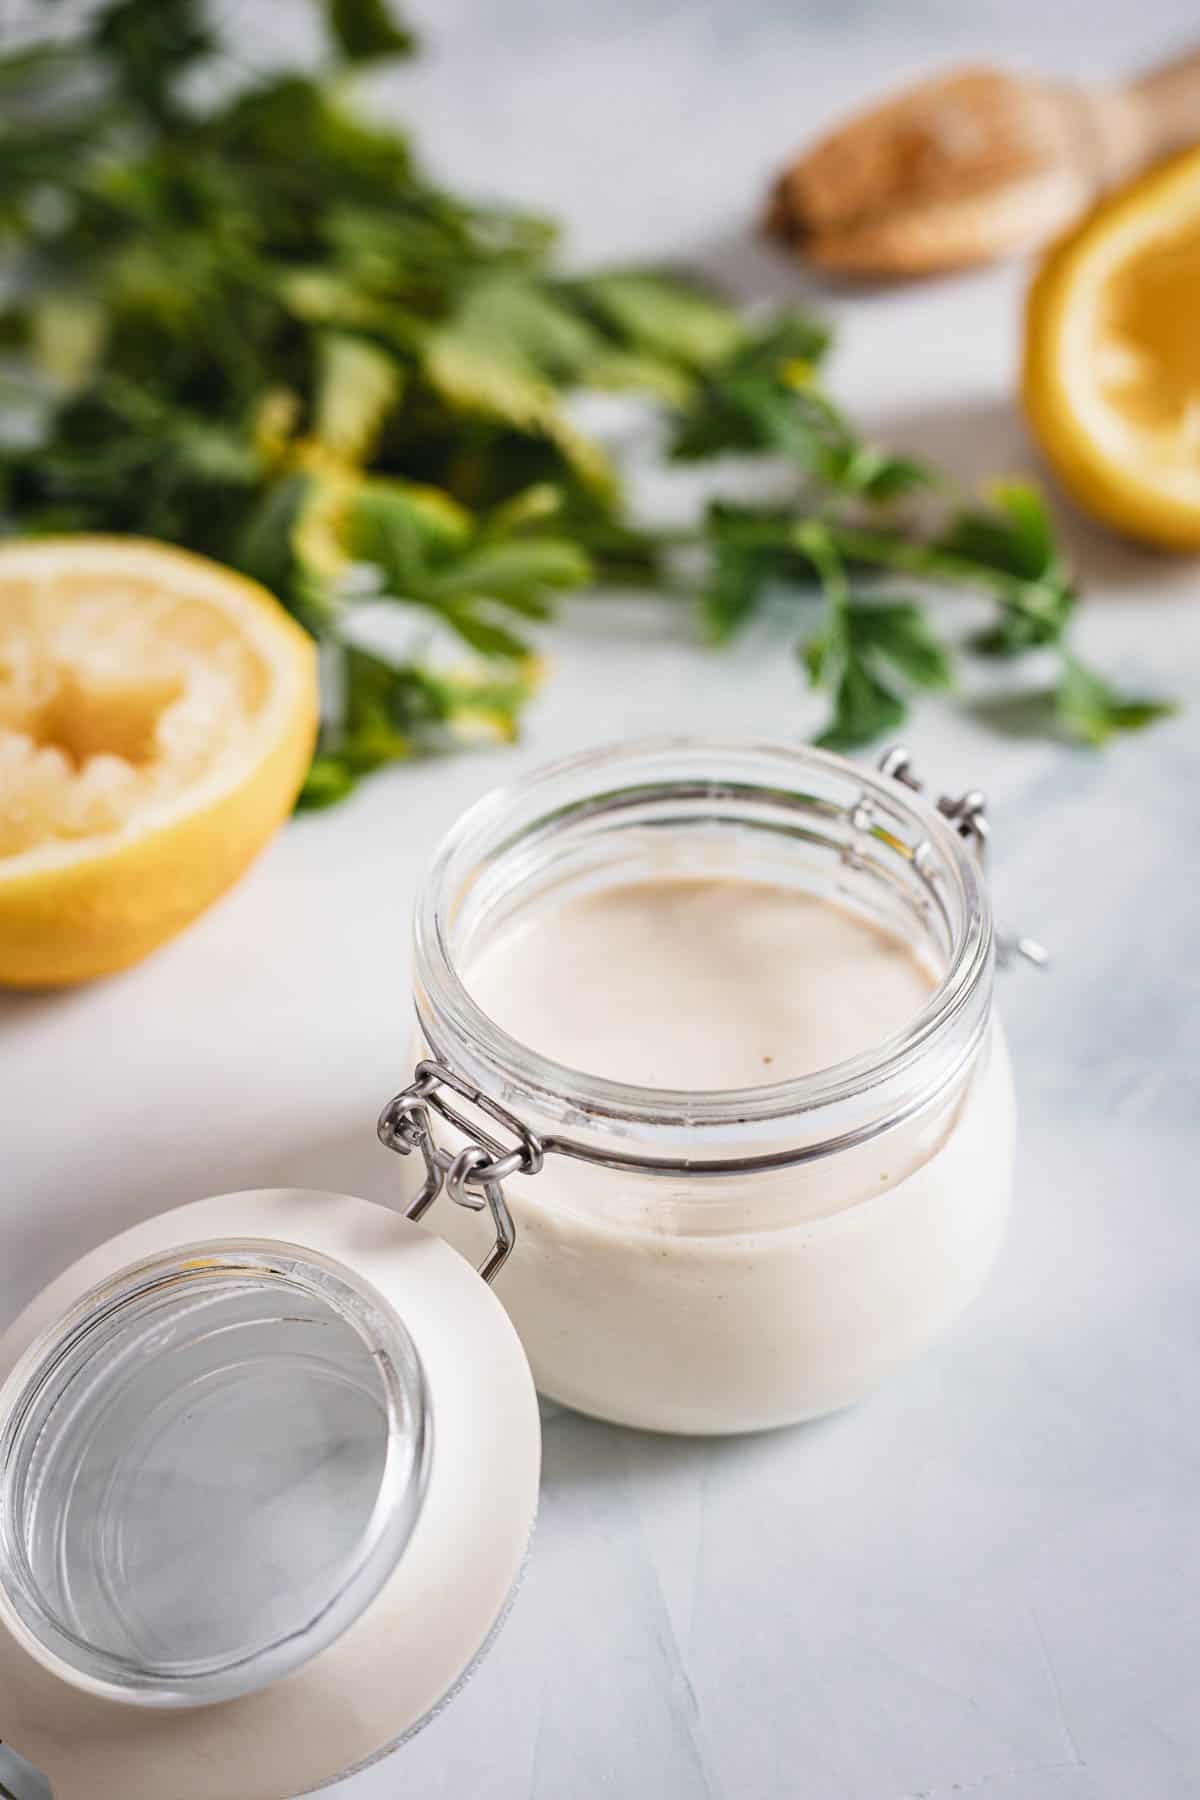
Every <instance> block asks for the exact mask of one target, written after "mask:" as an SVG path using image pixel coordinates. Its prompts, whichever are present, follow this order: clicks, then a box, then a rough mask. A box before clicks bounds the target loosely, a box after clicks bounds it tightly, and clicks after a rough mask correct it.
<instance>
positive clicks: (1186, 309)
mask: <svg viewBox="0 0 1200 1800" xmlns="http://www.w3.org/2000/svg"><path fill="white" fill-rule="evenodd" d="M1023 389H1024V401H1025V410H1026V413H1027V415H1028V417H1029V421H1030V424H1031V425H1032V427H1033V430H1034V433H1035V435H1036V436H1037V438H1038V441H1039V443H1040V444H1041V446H1042V449H1043V450H1044V452H1045V454H1046V456H1047V458H1048V459H1049V461H1050V462H1051V464H1052V465H1053V467H1054V468H1055V470H1056V471H1057V473H1058V475H1059V476H1060V477H1061V479H1062V481H1063V484H1064V486H1065V487H1066V488H1067V489H1068V490H1069V491H1070V492H1071V493H1072V494H1073V495H1074V497H1075V498H1076V499H1077V500H1078V501H1079V503H1080V505H1081V506H1083V507H1084V508H1086V510H1087V511H1089V512H1091V513H1093V514H1094V515H1095V516H1096V517H1097V518H1100V519H1103V520H1105V521H1106V522H1107V523H1109V524H1110V525H1115V526H1116V527H1117V528H1118V529H1119V530H1122V531H1126V532H1129V533H1130V534H1131V535H1132V536H1134V537H1138V538H1142V539H1145V540H1146V541H1148V542H1150V543H1152V544H1157V545H1161V546H1164V547H1167V548H1175V549H1195V548H1200V150H1190V151H1188V152H1187V153H1186V154H1185V155H1183V156H1181V157H1177V158H1175V159H1174V160H1173V161H1172V162H1169V163H1167V164H1165V165H1163V166H1162V167H1160V168H1158V169H1154V170H1152V171H1151V172H1150V174H1148V175H1145V176H1143V177H1142V178H1141V179H1140V180H1138V181H1136V182H1134V183H1133V184H1132V185H1131V186H1130V187H1128V188H1125V189H1123V190H1122V191H1121V192H1120V193H1118V194H1117V195H1115V196H1114V197H1112V198H1111V199H1109V200H1107V201H1105V202H1104V203H1103V204H1102V205H1101V206H1100V207H1099V208H1097V210H1096V211H1095V212H1093V213H1091V214H1090V215H1089V217H1088V218H1086V219H1085V220H1084V222H1083V224H1082V225H1080V226H1079V227H1077V229H1076V230H1074V231H1073V232H1072V233H1071V234H1070V236H1068V237H1067V238H1065V239H1064V240H1063V241H1062V242H1061V243H1060V244H1058V245H1057V246H1056V247H1055V248H1054V249H1052V250H1051V251H1050V253H1049V255H1048V256H1047V258H1046V261H1045V262H1044V263H1043V265H1042V267H1041V269H1040V271H1039V273H1038V275H1037V278H1036V280H1035V281H1034V284H1033V287H1032V288H1031V290H1030V294H1029V300H1028V305H1027V310H1026V321H1025V368H1024V382H1023Z"/></svg>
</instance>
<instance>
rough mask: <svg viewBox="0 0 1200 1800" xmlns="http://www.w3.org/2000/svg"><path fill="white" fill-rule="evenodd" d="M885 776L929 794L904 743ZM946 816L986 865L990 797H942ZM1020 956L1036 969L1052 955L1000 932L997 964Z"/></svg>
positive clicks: (884, 762)
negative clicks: (916, 772)
mask: <svg viewBox="0 0 1200 1800" xmlns="http://www.w3.org/2000/svg"><path fill="white" fill-rule="evenodd" d="M879 772H880V774H881V775H890V776H891V778H892V780H893V781H898V782H900V784H901V785H902V786H903V787H906V788H909V789H911V791H912V792H913V793H914V794H920V793H923V792H924V791H925V784H924V782H923V781H920V780H918V778H917V776H916V774H915V773H914V771H913V764H912V757H911V756H910V755H909V752H908V750H907V749H906V747H905V746H904V745H903V744H893V746H892V748H891V749H890V750H885V751H884V753H883V755H882V756H881V757H880V759H879ZM935 804H936V806H937V809H938V811H939V812H940V813H941V815H942V817H943V818H945V819H948V820H949V821H950V823H951V824H952V825H953V826H954V829H955V830H956V831H957V833H958V835H959V837H961V838H966V840H967V842H968V843H969V844H971V846H972V847H973V849H974V851H975V854H976V855H977V856H978V858H979V861H980V863H981V864H984V865H986V862H987V851H988V844H989V842H990V840H991V823H990V821H989V819H988V814H987V798H986V796H985V795H984V794H983V793H981V792H980V790H979V789H978V788H968V789H967V792H966V793H965V794H960V795H959V796H958V798H957V799H954V798H952V797H951V796H950V795H949V794H942V795H941V796H940V798H939V799H938V800H937V801H936V802H935ZM1016 956H1021V957H1024V959H1025V961H1026V962H1030V963H1032V964H1033V965H1034V967H1035V968H1038V969H1044V968H1045V967H1046V966H1047V964H1048V963H1049V961H1050V953H1049V951H1048V950H1047V949H1046V948H1045V946H1044V945H1043V944H1039V943H1038V941H1037V939H1036V938H1031V937H1022V936H1021V935H1019V934H1018V933H1016V932H1012V931H999V930H998V931H997V933H996V961H997V962H998V963H999V964H1000V967H1001V968H1005V967H1006V966H1007V965H1008V964H1009V963H1011V962H1012V960H1013V958H1014V957H1016Z"/></svg>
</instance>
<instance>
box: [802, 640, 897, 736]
mask: <svg viewBox="0 0 1200 1800" xmlns="http://www.w3.org/2000/svg"><path fill="white" fill-rule="evenodd" d="M907 713H908V708H907V706H906V705H905V703H904V700H903V699H902V698H901V696H900V695H899V694H898V693H896V692H895V690H894V689H893V688H890V687H889V686H888V685H887V683H886V682H885V681H883V680H881V679H880V677H879V676H878V675H875V674H873V673H872V672H871V670H870V669H869V668H868V667H867V665H866V663H864V662H861V661H859V660H858V659H857V658H853V659H851V660H850V661H849V662H847V663H846V665H845V667H844V668H843V670H842V672H841V675H840V676H839V678H838V681H837V686H836V688H835V689H834V696H833V716H832V718H831V719H830V721H829V724H828V725H827V726H826V727H825V729H824V730H823V731H821V732H819V733H818V735H817V737H816V739H815V742H816V743H818V744H820V745H821V746H822V747H823V748H824V749H826V750H859V749H862V748H864V747H865V746H866V745H867V744H873V743H875V741H876V740H877V739H878V738H881V737H884V736H885V735H886V734H887V733H888V732H889V731H895V730H896V728H897V726H899V725H902V724H903V723H904V720H905V718H906V716H907Z"/></svg>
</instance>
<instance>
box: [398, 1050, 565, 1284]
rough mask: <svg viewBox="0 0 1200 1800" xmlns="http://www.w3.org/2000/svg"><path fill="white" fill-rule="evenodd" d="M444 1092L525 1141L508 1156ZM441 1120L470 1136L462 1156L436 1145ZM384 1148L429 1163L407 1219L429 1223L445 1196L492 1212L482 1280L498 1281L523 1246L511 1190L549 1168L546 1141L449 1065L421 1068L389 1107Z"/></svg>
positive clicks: (474, 1209)
mask: <svg viewBox="0 0 1200 1800" xmlns="http://www.w3.org/2000/svg"><path fill="white" fill-rule="evenodd" d="M442 1088H450V1089H451V1090H452V1091H453V1092H454V1093H456V1094H458V1095H459V1096H460V1097H461V1098H462V1099H464V1100H469V1101H470V1103H471V1104H472V1106H477V1107H478V1108H479V1110H480V1111H481V1112H483V1113H485V1114H486V1115H487V1117H488V1118H489V1119H494V1120H495V1122H496V1124H497V1125H501V1126H503V1128H504V1129H505V1130H506V1131H510V1132H511V1133H512V1135H513V1136H514V1137H515V1138H516V1140H517V1142H516V1145H515V1147H514V1148H512V1149H511V1150H506V1149H505V1147H504V1145H503V1144H501V1143H500V1142H499V1141H498V1140H497V1139H496V1138H494V1137H492V1136H491V1134H490V1133H489V1132H488V1131H486V1130H484V1129H482V1128H481V1127H480V1126H479V1125H478V1124H477V1123H476V1122H475V1121H474V1120H471V1119H468V1118H466V1117H465V1116H464V1114H462V1113H460V1112H459V1111H457V1109H456V1108H455V1107H453V1106H452V1105H451V1104H450V1102H449V1101H448V1100H447V1099H446V1097H445V1095H444V1094H443V1093H441V1092H440V1091H439V1090H440V1089H442ZM434 1112H436V1113H437V1114H438V1115H439V1116H440V1117H441V1118H443V1119H445V1121H446V1122H447V1124H450V1125H453V1126H454V1127H455V1128H456V1129H457V1130H458V1131H460V1132H462V1134H463V1136H464V1137H465V1139H466V1142H465V1144H464V1145H463V1147H462V1149H461V1150H457V1151H454V1150H443V1149H441V1148H440V1147H439V1146H438V1144H437V1143H436V1142H435V1141H434V1136H433V1120H432V1117H431V1114H432V1113H434ZM379 1141H380V1143H381V1144H383V1145H384V1147H385V1148H386V1149H388V1150H395V1151H397V1152H398V1153H399V1155H401V1156H407V1155H408V1154H409V1152H410V1151H412V1150H419V1151H420V1153H421V1156H422V1158H423V1159H424V1163H425V1179H424V1181H423V1182H422V1184H421V1191H420V1193H419V1194H418V1195H417V1197H416V1199H415V1200H413V1201H412V1202H411V1204H410V1205H409V1206H408V1208H407V1209H406V1214H405V1216H406V1217H407V1218H410V1219H420V1218H422V1217H423V1216H424V1214H425V1213H427V1212H428V1211H429V1208H430V1207H431V1206H432V1205H433V1203H434V1201H435V1200H436V1199H437V1197H438V1195H439V1194H440V1193H441V1192H442V1190H443V1188H444V1189H445V1191H446V1193H447V1194H448V1195H449V1197H450V1199H451V1200H453V1201H454V1202H455V1204H456V1205H457V1206H465V1207H466V1208H468V1210H469V1211H471V1212H482V1211H483V1209H484V1207H486V1208H487V1209H488V1211H489V1212H490V1214H491V1217H492V1225H493V1228H494V1230H495V1233H496V1241H495V1243H494V1245H493V1246H492V1249H491V1251H490V1252H489V1254H488V1255H487V1256H486V1257H485V1258H484V1260H483V1262H482V1263H481V1264H480V1267H479V1273H480V1275H481V1276H482V1277H483V1279H484V1280H485V1281H488V1282H490V1281H493V1280H494V1279H495V1277H496V1276H497V1275H498V1274H499V1272H500V1270H501V1269H502V1268H503V1266H504V1264H505V1263H506V1262H507V1261H508V1258H509V1256H510V1255H511V1253H512V1248H513V1245H514V1244H515V1242H516V1229H515V1227H514V1225H513V1221H512V1214H511V1213H510V1212H509V1210H508V1202H507V1201H506V1199H505V1197H504V1187H503V1183H504V1182H505V1181H506V1180H507V1179H508V1177H509V1176H510V1175H537V1174H538V1173H539V1172H540V1170H541V1167H542V1162H543V1160H544V1152H543V1149H542V1144H541V1140H540V1139H539V1138H537V1137H535V1136H534V1134H533V1132H532V1131H530V1130H529V1128H528V1126H526V1125H523V1124H522V1123H521V1121H520V1120H519V1119H517V1118H515V1117H514V1116H513V1114H512V1113H510V1112H508V1111H507V1110H506V1108H504V1107H503V1106H501V1105H499V1103H498V1102H497V1101H495V1100H492V1099H490V1098H489V1097H488V1096H487V1095H486V1094H481V1093H480V1092H479V1090H478V1089H477V1088H473V1087H471V1086H470V1085H469V1084H468V1083H467V1082H465V1081H464V1080H463V1079H462V1077H461V1076H459V1075H456V1074H455V1073H454V1071H453V1070H452V1069H449V1068H447V1067H446V1065H445V1064H444V1063H439V1062H419V1063H418V1064H417V1067H416V1071H415V1074H414V1076H413V1079H412V1081H411V1082H410V1083H409V1085H408V1086H407V1087H406V1088H405V1089H404V1090H403V1092H402V1093H399V1094H397V1095H396V1097H395V1099H394V1100H389V1101H388V1103H387V1105H386V1106H385V1107H384V1109H383V1111H382V1113H381V1114H380V1115H379Z"/></svg>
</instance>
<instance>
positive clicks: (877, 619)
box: [849, 600, 954, 688]
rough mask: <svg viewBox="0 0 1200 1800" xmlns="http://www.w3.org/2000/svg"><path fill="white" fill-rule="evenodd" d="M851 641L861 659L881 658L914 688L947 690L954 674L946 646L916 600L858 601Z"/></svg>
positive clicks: (853, 608)
mask: <svg viewBox="0 0 1200 1800" xmlns="http://www.w3.org/2000/svg"><path fill="white" fill-rule="evenodd" d="M849 625H850V642H851V645H852V646H853V648H854V650H855V651H856V653H857V654H858V656H859V657H866V658H871V657H879V658H881V659H882V660H883V661H884V662H887V663H890V664H891V665H892V667H893V668H894V669H895V670H896V671H897V673H899V674H901V675H903V676H904V677H905V679H906V680H908V681H911V682H912V683H913V685H914V686H915V687H922V688H948V687H951V686H953V682H954V674H953V667H952V664H951V661H950V656H949V653H948V652H947V650H946V646H945V645H944V644H943V643H942V642H941V640H940V639H939V638H938V636H937V634H936V633H935V631H934V630H933V627H932V626H931V625H930V623H929V619H928V616H927V615H926V612H925V609H924V608H923V607H922V606H920V605H919V604H918V603H917V602H916V601H915V600H856V601H855V602H853V603H852V605H851V607H850V616H849Z"/></svg>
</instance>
